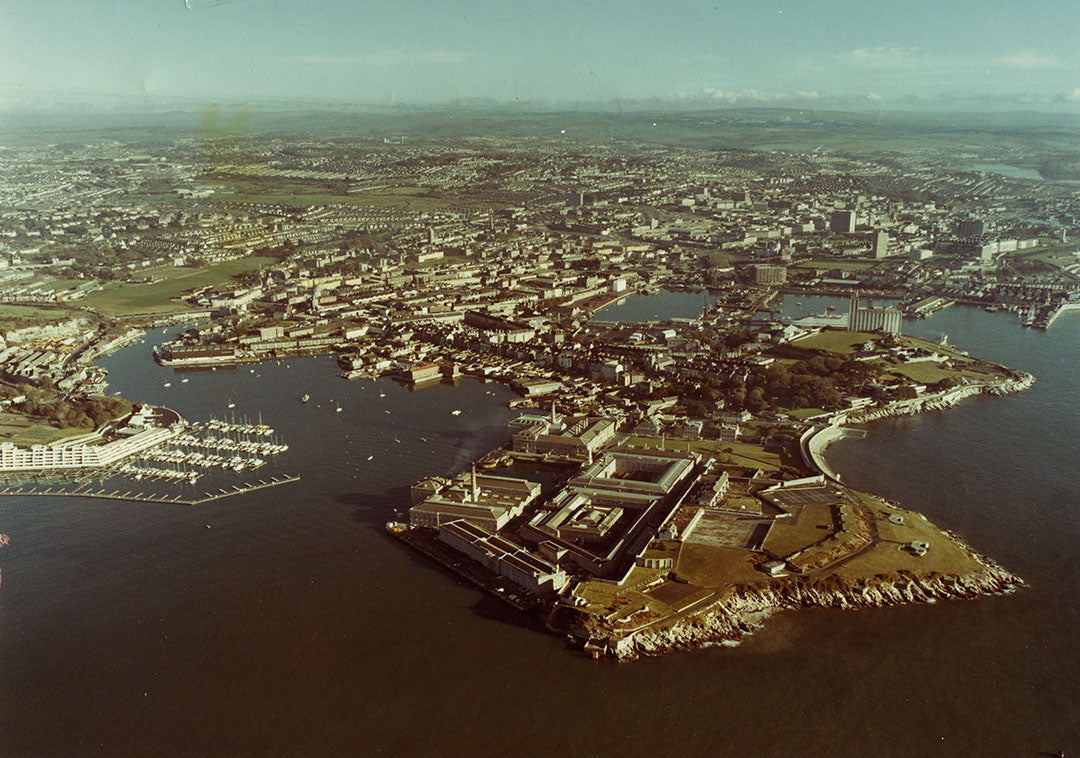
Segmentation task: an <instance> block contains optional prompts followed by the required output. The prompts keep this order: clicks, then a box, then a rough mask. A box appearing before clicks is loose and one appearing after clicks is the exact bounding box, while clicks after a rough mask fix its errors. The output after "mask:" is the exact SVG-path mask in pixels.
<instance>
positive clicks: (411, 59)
mask: <svg viewBox="0 0 1080 758" xmlns="http://www.w3.org/2000/svg"><path fill="white" fill-rule="evenodd" d="M475 55H476V54H475V53H472V52H466V51H454V50H429V51H426V52H406V51H404V50H382V51H379V52H374V53H361V54H359V55H341V56H337V55H297V56H295V57H293V58H291V59H290V60H292V61H293V62H294V63H307V64H311V65H318V66H414V65H426V66H430V65H436V64H446V63H463V62H465V61H467V60H469V59H470V58H474V57H475Z"/></svg>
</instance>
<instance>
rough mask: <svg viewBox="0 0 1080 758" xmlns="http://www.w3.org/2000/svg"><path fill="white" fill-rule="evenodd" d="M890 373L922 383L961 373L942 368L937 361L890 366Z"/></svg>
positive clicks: (938, 380)
mask: <svg viewBox="0 0 1080 758" xmlns="http://www.w3.org/2000/svg"><path fill="white" fill-rule="evenodd" d="M889 373H891V374H896V375H897V376H903V377H907V378H908V379H911V380H912V381H915V382H921V383H922V384H934V383H935V382H940V381H941V380H942V379H948V378H950V377H951V378H958V377H959V376H960V374H961V372H959V371H955V370H953V369H947V368H942V367H941V366H940V365H938V364H937V363H905V364H901V365H899V366H892V367H890V368H889Z"/></svg>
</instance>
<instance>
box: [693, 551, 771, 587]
mask: <svg viewBox="0 0 1080 758" xmlns="http://www.w3.org/2000/svg"><path fill="white" fill-rule="evenodd" d="M754 555H755V554H754V553H752V552H750V551H749V550H740V549H738V548H733V547H714V546H712V545H698V544H696V543H693V542H687V543H686V544H684V545H683V547H682V550H681V551H680V553H679V562H678V564H677V565H676V567H675V573H676V574H678V575H679V576H680V577H682V578H683V579H685V580H686V581H688V582H690V583H691V584H696V585H698V586H699V587H721V586H723V585H725V584H728V583H730V582H745V581H754V580H757V579H761V578H762V576H763V574H762V573H761V572H760V571H758V570H757V569H756V568H755V566H754V561H753V557H754Z"/></svg>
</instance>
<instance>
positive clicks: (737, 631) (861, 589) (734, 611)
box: [594, 535, 1024, 660]
mask: <svg viewBox="0 0 1080 758" xmlns="http://www.w3.org/2000/svg"><path fill="white" fill-rule="evenodd" d="M950 536H953V538H954V539H955V540H956V541H957V543H958V544H960V545H964V543H963V541H962V540H959V539H957V538H956V537H955V536H954V535H950ZM971 555H972V557H974V558H976V559H977V560H980V561H981V562H983V563H984V564H985V567H984V568H983V569H981V570H980V571H977V572H975V573H973V574H970V575H967V576H960V575H948V574H944V575H943V574H926V575H923V574H914V573H907V572H900V573H898V574H897V576H895V577H876V576H875V577H870V578H868V579H865V580H862V581H858V582H851V583H847V582H833V581H830V578H824V579H820V580H819V579H817V578H815V577H789V578H787V579H785V580H780V581H778V582H776V583H774V584H772V585H765V586H736V587H735V588H733V590H732V592H731V594H730V596H729V597H727V598H725V599H723V600H720V601H718V602H716V603H714V604H713V605H710V606H709V607H708V608H706V609H705V610H703V611H701V612H700V613H698V614H695V615H694V616H692V617H690V618H688V619H686V620H685V621H677V622H676V623H674V624H672V625H670V626H667V627H664V628H660V629H654V630H647V631H643V632H639V633H637V634H635V635H633V636H632V637H629V638H626V639H623V640H616V639H604V640H602V641H601V640H596V639H595V638H594V642H602V644H603V645H604V648H605V650H606V651H607V652H608V654H609V655H611V656H612V657H613V658H616V659H617V660H634V659H636V658H641V657H648V656H655V655H661V654H663V653H666V652H670V651H674V650H693V649H697V648H700V647H703V646H705V645H707V644H715V643H732V642H738V641H739V640H740V639H742V637H744V636H745V635H747V634H750V633H752V632H753V631H754V630H755V629H757V628H760V627H761V626H762V624H763V623H764V622H765V620H766V619H767V618H768V617H769V616H771V615H772V614H773V613H776V612H778V611H785V610H793V609H796V608H840V609H845V610H854V609H858V608H882V607H885V606H892V605H904V604H907V603H935V602H937V601H938V600H959V599H973V598H976V597H981V596H983V595H1000V594H1006V593H1008V592H1010V591H1012V590H1015V589H1016V588H1017V587H1019V586H1021V585H1023V584H1024V581H1023V580H1022V579H1020V578H1019V577H1017V576H1015V575H1013V574H1011V573H1009V572H1008V571H1006V570H1005V569H1003V568H1001V567H1000V566H997V565H996V564H994V563H993V562H992V561H990V560H989V559H987V558H986V557H985V556H982V555H980V554H978V553H975V552H974V551H972V552H971Z"/></svg>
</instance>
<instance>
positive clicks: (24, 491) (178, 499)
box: [0, 474, 300, 505]
mask: <svg viewBox="0 0 1080 758" xmlns="http://www.w3.org/2000/svg"><path fill="white" fill-rule="evenodd" d="M297 481H300V476H299V475H298V474H290V475H287V476H272V477H270V478H269V479H266V480H264V479H259V480H258V481H257V482H252V483H251V484H245V485H234V486H233V487H232V488H230V489H224V488H222V489H219V490H218V491H217V492H207V493H206V494H205V495H204V496H203V497H200V498H194V499H192V498H185V497H183V496H182V495H176V496H175V497H170V496H169V495H162V494H151V493H145V492H135V491H132V490H127V491H121V490H118V489H117V490H112V491H111V492H110V491H107V490H106V489H105V488H99V489H90V488H89V487H77V488H76V489H73V490H69V489H64V488H63V487H57V488H55V489H54V488H51V487H50V488H48V489H44V490H41V489H34V488H31V487H25V486H22V485H20V486H18V487H9V486H4V487H0V496H7V495H12V496H18V495H21V496H24V497H91V498H96V499H99V500H124V501H127V502H132V503H162V504H168V505H202V504H203V503H209V502H212V501H214V500H221V499H223V498H226V497H232V496H233V495H242V494H244V493H247V492H254V491H255V490H261V489H265V488H267V487H276V486H277V485H279V484H288V483H289V482H297Z"/></svg>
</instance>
